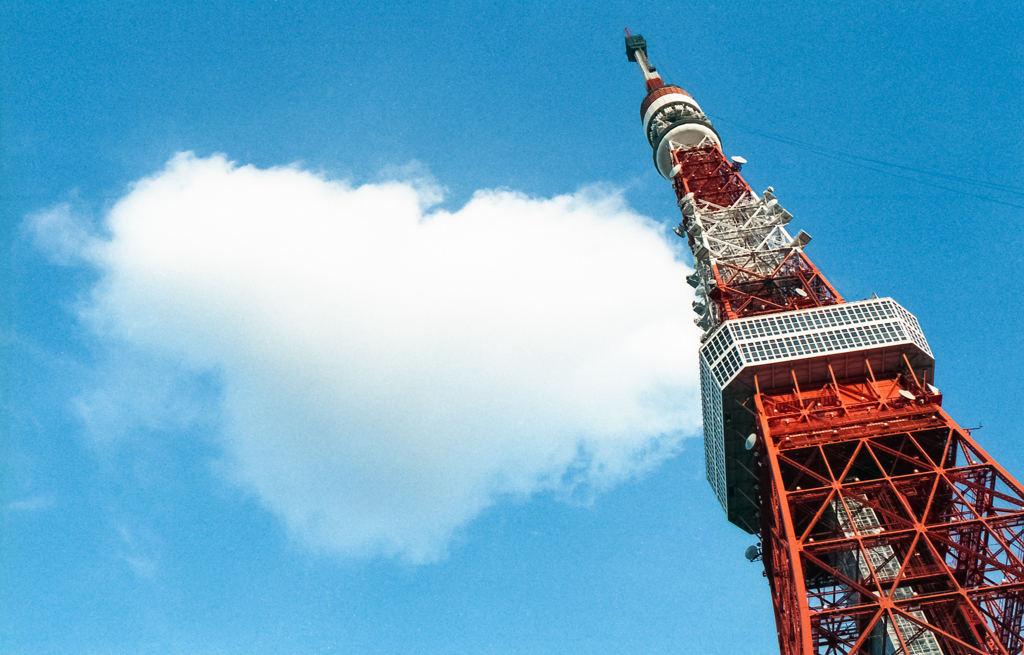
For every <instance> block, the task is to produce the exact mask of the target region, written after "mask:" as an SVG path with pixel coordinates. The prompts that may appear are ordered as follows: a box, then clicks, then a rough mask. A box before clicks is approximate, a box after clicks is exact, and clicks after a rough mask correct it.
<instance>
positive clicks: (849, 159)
mask: <svg viewBox="0 0 1024 655" xmlns="http://www.w3.org/2000/svg"><path fill="white" fill-rule="evenodd" d="M709 116H710V114H709ZM711 118H712V119H713V120H714V121H715V122H718V123H724V124H726V125H729V126H731V127H734V128H736V129H738V130H740V131H742V132H747V133H749V134H753V135H755V136H759V137H761V138H764V139H769V140H772V141H776V142H778V143H784V144H786V145H788V146H791V147H793V148H797V149H799V150H804V151H806V152H810V153H813V154H816V155H819V156H821V157H829V158H831V159H837V160H839V161H842V162H843V163H845V164H849V165H851V166H857V167H859V168H864V169H867V170H869V171H875V172H876V173H882V174H883V175H889V176H891V177H898V178H900V179H904V180H909V181H911V182H916V183H917V184H921V185H923V186H928V187H932V188H934V189H942V190H943V191H948V192H950V193H956V194H959V195H963V196H970V197H972V198H977V199H979V200H984V201H986V202H993V203H997V204H1000V205H1007V206H1010V207H1017V208H1018V209H1024V205H1021V204H1017V203H1014V202H1008V201H1005V200H1000V199H998V198H993V197H991V196H986V195H980V194H977V193H971V192H969V191H963V190H961V189H956V188H951V187H949V186H946V185H944V184H941V183H937V182H933V181H929V180H922V179H920V178H917V177H914V176H911V175H902V174H900V173H898V172H896V171H893V170H886V169H885V168H876V167H875V166H869V165H868V164H875V165H877V166H884V167H888V168H890V169H892V168H895V169H898V170H901V171H907V172H911V173H917V174H919V175H928V176H931V177H933V178H939V179H942V180H949V181H952V182H958V183H960V184H967V185H972V186H975V187H982V188H986V189H991V190H993V191H998V192H1002V193H1009V194H1013V195H1017V196H1022V197H1024V188H1021V187H1017V186H1012V185H1009V184H998V183H995V182H986V181H983V180H972V179H969V178H965V177H961V176H959V175H952V174H949V173H941V172H938V171H929V170H925V169H923V168H915V167H913V166H907V165H905V164H894V163H892V162H887V161H881V160H878V159H872V158H870V157H864V156H861V155H854V154H852V153H848V152H843V151H841V150H836V149H834V148H826V147H825V146H819V145H815V144H813V143H806V142H804V141H798V140H796V139H790V138H788V137H783V136H779V135H777V134H771V133H768V132H763V131H761V130H757V129H755V128H752V127H749V126H746V125H743V124H741V123H737V122H735V121H732V120H729V119H725V118H721V117H719V116H711ZM865 162H867V163H865Z"/></svg>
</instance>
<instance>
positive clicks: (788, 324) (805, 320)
mask: <svg viewBox="0 0 1024 655" xmlns="http://www.w3.org/2000/svg"><path fill="white" fill-rule="evenodd" d="M908 341H910V342H913V343H914V344H916V345H917V346H918V347H919V348H921V349H922V350H924V351H925V352H926V353H928V354H929V355H931V349H930V348H929V347H928V342H927V341H925V338H924V334H923V333H922V332H921V327H920V325H919V324H918V322H917V319H916V318H915V317H914V315H913V314H911V313H910V312H908V311H907V310H905V309H903V307H901V306H900V305H899V304H898V303H896V302H895V301H893V300H891V299H889V298H884V299H872V300H862V301H859V302H855V303H847V304H843V305H834V306H831V307H821V308H817V309H805V310H800V311H796V312H785V313H781V314H774V315H771V316H764V317H757V318H746V319H740V320H736V321H727V322H725V323H723V324H722V325H721V326H720V327H719V328H718V329H717V330H716V331H715V332H713V333H712V334H711V335H710V337H709V338H708V339H707V341H705V343H704V345H703V346H702V347H701V362H702V364H706V365H707V366H708V369H709V371H710V373H711V375H713V376H714V378H715V380H716V381H717V382H718V385H719V387H720V388H722V389H724V388H725V387H726V385H728V383H729V382H730V381H731V380H732V378H733V377H735V376H736V374H737V373H738V372H739V371H740V369H742V368H743V366H745V365H750V364H760V363H763V362H770V361H775V360H783V359H793V358H797V357H808V356H812V355H820V354H824V353H830V352H836V351H843V350H854V349H857V348H870V347H873V346H881V345H885V344H892V343H905V342H908Z"/></svg>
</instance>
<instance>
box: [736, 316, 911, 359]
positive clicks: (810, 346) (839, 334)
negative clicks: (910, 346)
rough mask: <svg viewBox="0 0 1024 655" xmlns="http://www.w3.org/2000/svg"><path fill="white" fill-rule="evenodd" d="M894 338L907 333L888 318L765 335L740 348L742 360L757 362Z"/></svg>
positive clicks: (883, 341)
mask: <svg viewBox="0 0 1024 655" xmlns="http://www.w3.org/2000/svg"><path fill="white" fill-rule="evenodd" d="M897 341H907V336H906V334H905V333H904V331H903V327H902V326H901V325H900V324H899V323H897V322H891V323H879V324H878V325H863V326H860V325H859V326H857V327H852V328H842V329H839V330H828V331H822V332H818V333H814V334H806V335H804V334H801V335H798V336H792V337H782V338H779V339H764V340H761V341H755V342H753V343H749V344H747V343H743V344H740V348H741V349H742V350H743V359H744V360H745V361H748V362H753V363H757V362H767V361H771V360H773V359H786V358H790V357H803V356H804V355H816V354H818V353H825V352H832V351H834V350H850V349H852V348H863V347H865V346H876V345H878V344H882V343H895V342H897Z"/></svg>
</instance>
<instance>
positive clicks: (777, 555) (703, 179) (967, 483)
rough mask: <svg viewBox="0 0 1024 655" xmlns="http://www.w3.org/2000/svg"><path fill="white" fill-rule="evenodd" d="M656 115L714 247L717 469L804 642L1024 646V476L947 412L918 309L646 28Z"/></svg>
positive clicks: (1007, 652) (889, 654)
mask: <svg viewBox="0 0 1024 655" xmlns="http://www.w3.org/2000/svg"><path fill="white" fill-rule="evenodd" d="M626 54H627V56H628V57H629V59H630V61H635V62H637V63H638V65H639V66H640V69H641V71H642V72H643V74H644V78H645V82H646V86H647V91H648V94H647V97H646V98H645V99H644V101H643V104H642V105H641V112H640V113H641V117H642V119H643V123H644V130H645V133H646V135H647V138H648V141H649V142H650V144H651V147H652V149H653V151H654V162H655V166H656V168H657V169H658V171H659V172H660V173H661V174H662V176H663V177H665V178H666V179H669V180H671V181H672V183H673V186H674V188H675V192H676V198H677V200H678V204H679V208H680V211H681V214H682V221H681V222H680V225H679V227H677V228H676V233H677V234H678V235H679V236H680V237H683V238H685V239H686V240H687V243H688V244H689V246H690V248H691V250H692V252H693V255H694V268H695V271H694V274H693V275H691V276H689V277H688V278H687V281H688V282H689V283H690V284H691V286H693V287H694V288H695V291H696V294H697V297H698V298H697V300H696V301H695V302H694V303H693V308H694V311H695V312H696V313H697V318H696V320H695V323H697V325H698V326H700V327H701V328H702V329H703V330H704V334H703V337H702V345H701V347H700V365H701V392H702V393H701V395H702V402H703V406H704V435H705V455H706V459H707V468H708V480H709V482H711V485H712V487H713V488H714V490H715V494H716V496H717V497H718V499H719V502H721V504H722V507H723V508H724V509H725V511H726V513H727V515H728V517H729V520H730V521H732V522H733V523H735V524H736V525H738V526H739V527H741V528H743V529H744V530H746V531H748V532H750V533H752V534H757V535H759V536H760V538H761V542H762V543H761V547H762V555H763V562H764V566H765V570H766V574H767V577H768V580H769V582H770V585H771V592H772V600H773V603H774V608H775V617H776V622H777V626H778V634H779V645H780V649H781V652H782V653H783V654H784V655H791V654H797V653H799V654H801V655H810V654H812V653H820V654H829V655H833V654H834V655H840V654H842V655H853V654H860V655H899V654H907V655H939V654H944V655H961V654H963V655H967V654H986V655H993V654H1000V655H1019V654H1020V653H1021V652H1022V632H1021V622H1022V618H1024V486H1022V485H1021V484H1020V483H1019V482H1017V481H1016V480H1015V479H1014V478H1013V477H1012V476H1011V475H1010V474H1009V473H1008V472H1007V471H1006V470H1004V469H1003V468H1002V467H1001V466H999V464H998V463H997V462H996V461H994V460H993V459H992V458H991V457H990V456H989V455H988V454H987V453H986V452H985V451H984V450H983V449H982V448H981V447H980V446H979V445H978V443H977V442H976V441H974V439H973V438H972V437H971V434H970V432H969V431H967V430H964V429H962V428H961V427H960V426H958V425H957V424H956V422H955V421H953V419H951V418H950V417H949V415H947V414H946V412H945V411H944V410H943V409H942V395H941V394H940V393H939V390H938V389H937V388H936V387H935V386H934V385H933V384H931V383H930V382H929V380H930V378H931V377H932V375H933V372H934V359H933V356H932V352H931V350H930V348H929V346H928V343H927V341H926V340H925V338H924V334H923V333H922V331H921V329H920V326H919V325H918V322H917V319H916V318H914V316H913V315H912V314H910V313H909V312H908V311H907V310H905V309H904V308H903V307H901V306H900V305H899V304H898V303H896V302H895V301H894V300H892V299H888V298H875V297H873V298H871V299H868V300H864V301H857V302H846V301H845V300H844V299H843V298H842V297H841V296H840V295H839V293H838V292H837V291H836V290H835V289H834V288H833V287H832V285H831V284H829V282H828V280H827V279H825V277H824V276H823V275H822V274H821V272H820V271H818V269H817V268H816V267H815V266H814V264H812V263H811V261H810V259H808V258H807V256H806V255H805V254H804V252H803V248H804V247H805V246H806V245H807V243H808V242H809V241H810V237H809V236H808V235H807V234H805V233H804V232H800V233H799V234H798V235H797V236H796V237H792V236H790V234H789V232H788V231H787V230H786V225H788V223H789V222H790V220H791V219H792V215H791V214H790V213H789V212H787V211H785V210H784V209H782V208H781V207H780V206H779V204H778V200H777V199H776V197H775V195H774V190H773V189H771V188H770V187H769V188H768V189H767V190H766V191H765V192H764V193H763V194H762V195H761V196H758V195H757V194H756V193H754V192H753V190H752V189H751V188H750V186H749V185H748V184H747V183H746V181H744V179H743V178H742V177H741V176H740V174H739V172H740V168H741V166H742V164H743V163H745V162H744V161H743V160H742V159H739V158H733V159H732V160H729V159H727V158H726V157H725V155H724V154H723V153H722V144H721V140H720V138H719V136H718V133H717V132H716V131H715V130H714V128H713V127H712V125H711V123H710V121H708V120H707V117H706V116H705V115H704V113H703V112H702V111H701V109H700V107H699V106H698V105H697V103H696V102H695V101H694V100H693V98H691V97H690V96H689V94H687V93H686V92H685V91H683V90H682V89H680V88H679V87H675V86H670V85H665V84H664V83H663V82H662V80H661V77H660V76H659V75H658V74H657V72H656V70H655V68H654V67H653V66H652V65H651V64H650V62H649V61H648V59H647V48H646V43H645V42H644V40H643V38H642V37H640V36H639V35H637V36H630V35H629V33H628V32H627V38H626Z"/></svg>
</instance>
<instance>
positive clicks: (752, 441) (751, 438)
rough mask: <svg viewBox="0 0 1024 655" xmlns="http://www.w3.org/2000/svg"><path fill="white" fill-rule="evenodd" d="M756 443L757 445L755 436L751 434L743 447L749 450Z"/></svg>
mask: <svg viewBox="0 0 1024 655" xmlns="http://www.w3.org/2000/svg"><path fill="white" fill-rule="evenodd" d="M756 443H757V434H755V433H753V432H752V433H750V436H749V437H747V440H746V441H745V442H744V444H743V445H744V446H746V448H747V450H750V449H751V448H753V447H754V444H756Z"/></svg>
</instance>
